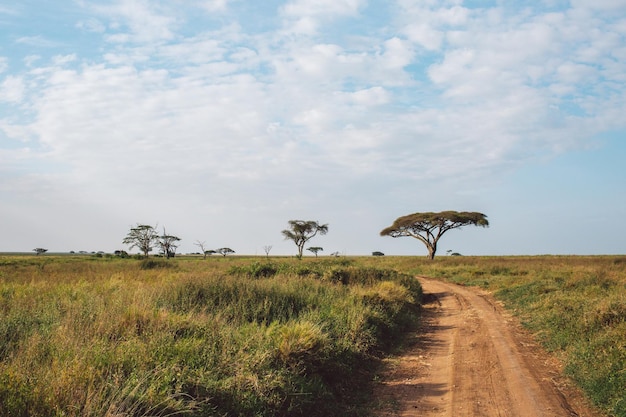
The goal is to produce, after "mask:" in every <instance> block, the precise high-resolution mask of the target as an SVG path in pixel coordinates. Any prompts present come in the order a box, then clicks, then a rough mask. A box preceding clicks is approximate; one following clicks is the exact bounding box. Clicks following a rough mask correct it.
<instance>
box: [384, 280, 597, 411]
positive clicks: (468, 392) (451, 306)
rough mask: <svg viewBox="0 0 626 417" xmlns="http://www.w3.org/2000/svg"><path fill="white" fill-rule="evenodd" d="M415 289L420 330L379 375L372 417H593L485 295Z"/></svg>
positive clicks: (552, 363)
mask: <svg viewBox="0 0 626 417" xmlns="http://www.w3.org/2000/svg"><path fill="white" fill-rule="evenodd" d="M420 282H421V284H422V287H423V288H424V294H425V305H424V315H423V317H424V318H423V323H422V326H421V329H420V330H419V331H418V332H416V334H415V335H414V337H413V340H412V342H411V345H410V347H409V348H408V350H407V351H406V352H405V353H404V354H403V355H402V356H400V357H398V358H395V359H392V360H391V361H390V363H389V366H388V369H387V371H386V372H385V373H384V375H382V378H381V383H380V384H379V386H378V387H377V392H376V393H375V395H377V398H378V399H379V401H380V402H381V404H382V410H381V411H380V413H379V414H378V415H379V416H381V417H383V416H402V417H408V416H420V417H434V416H437V417H439V416H452V417H467V416H481V417H482V416H487V417H489V416H499V417H500V416H505V417H548V416H549V417H560V416H563V417H565V416H567V417H571V416H580V417H598V416H600V414H598V413H596V412H594V411H592V410H591V409H589V407H588V406H587V405H586V402H585V401H584V399H583V397H582V396H581V394H580V393H579V392H578V391H577V390H576V389H574V388H573V387H572V386H571V385H570V384H568V383H567V382H566V380H565V379H564V378H562V377H561V376H560V370H559V366H558V362H557V361H556V360H554V359H553V358H551V357H550V356H548V355H547V354H546V353H545V352H543V351H542V349H540V348H539V347H538V346H537V345H536V344H535V343H534V342H533V341H532V339H531V338H530V337H529V335H528V334H526V333H525V332H524V331H523V330H522V329H521V328H520V326H519V325H518V324H517V323H516V321H515V320H514V319H512V318H511V317H510V316H509V315H507V313H506V312H505V311H504V310H503V308H501V306H500V305H499V304H497V303H496V302H494V301H493V299H492V298H491V297H490V296H489V295H488V294H486V293H484V292H481V291H480V290H478V289H475V288H470V287H463V286H459V285H455V284H449V283H444V282H441V281H437V280H432V279H426V278H420Z"/></svg>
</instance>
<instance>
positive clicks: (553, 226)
mask: <svg viewBox="0 0 626 417" xmlns="http://www.w3.org/2000/svg"><path fill="white" fill-rule="evenodd" d="M624 161H626V1H625V0H570V1H565V0H536V1H515V2H513V1H501V0H497V1H489V0H484V1H483V0H466V1H463V0H442V1H436V0H264V1H256V0H254V1H253V0H63V1H51V0H21V1H19V2H8V1H0V204H1V205H0V251H30V250H31V249H33V248H35V247H44V248H47V249H49V250H50V251H51V252H53V251H54V252H56V251H70V250H75V251H79V250H87V251H98V250H103V251H106V252H110V251H114V250H116V249H127V247H125V246H124V245H122V243H121V242H122V239H123V238H124V237H125V236H126V233H127V232H128V230H129V229H130V228H131V227H132V226H134V225H136V224H138V223H141V224H151V225H154V226H157V227H158V228H159V230H162V228H163V227H165V228H166V230H167V232H168V233H170V234H174V235H177V236H179V237H180V238H182V241H181V247H180V249H179V252H183V253H186V252H194V251H197V250H198V247H197V246H195V245H194V242H196V241H204V242H206V246H207V248H219V247H230V248H232V249H234V250H235V251H236V252H237V253H239V254H259V255H262V254H264V251H263V247H264V246H266V245H271V246H272V250H271V254H277V255H278V254H293V253H295V245H293V243H292V242H288V241H284V240H283V238H282V235H281V230H283V229H285V228H286V227H287V222H288V220H291V219H302V220H316V221H319V222H320V223H328V224H329V233H328V234H327V235H326V236H321V237H316V238H315V239H313V240H312V241H311V242H310V243H311V245H313V246H321V247H323V248H324V252H323V254H329V253H331V252H334V251H339V252H341V253H345V254H347V255H361V254H370V253H371V252H372V251H382V252H385V253H386V254H398V255H412V254H416V255H425V254H426V250H425V248H424V246H423V245H421V244H420V243H419V242H418V241H416V240H414V239H411V238H398V239H393V238H390V237H380V236H379V232H380V230H382V229H383V228H385V227H387V226H389V225H390V224H391V223H392V222H393V220H394V219H396V218H397V217H399V216H402V215H405V214H409V213H414V212H421V211H441V210H459V211H479V212H482V213H485V214H486V215H487V216H488V218H489V221H490V224H491V225H490V227H489V228H487V229H483V228H472V227H469V228H464V229H460V230H455V231H450V232H448V234H446V235H445V236H444V237H443V238H442V240H441V242H440V246H439V249H440V251H439V253H440V254H445V251H446V250H452V251H456V252H460V253H462V254H466V255H509V254H513V255H515V254H530V255H535V254H618V253H626V167H625V162H624Z"/></svg>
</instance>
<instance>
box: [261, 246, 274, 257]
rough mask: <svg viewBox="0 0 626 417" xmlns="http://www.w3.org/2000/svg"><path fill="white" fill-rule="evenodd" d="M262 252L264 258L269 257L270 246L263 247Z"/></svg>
mask: <svg viewBox="0 0 626 417" xmlns="http://www.w3.org/2000/svg"><path fill="white" fill-rule="evenodd" d="M263 250H264V251H265V256H267V257H268V258H269V257H270V251H271V250H272V245H265V246H263Z"/></svg>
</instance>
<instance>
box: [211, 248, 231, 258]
mask: <svg viewBox="0 0 626 417" xmlns="http://www.w3.org/2000/svg"><path fill="white" fill-rule="evenodd" d="M215 253H219V254H220V255H222V256H224V257H226V255H230V254H232V253H235V251H234V250H232V249H231V248H219V249H215Z"/></svg>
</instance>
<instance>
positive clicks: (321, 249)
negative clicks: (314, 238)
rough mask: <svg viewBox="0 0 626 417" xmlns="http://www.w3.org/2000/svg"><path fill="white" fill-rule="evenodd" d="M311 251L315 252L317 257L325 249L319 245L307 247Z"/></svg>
mask: <svg viewBox="0 0 626 417" xmlns="http://www.w3.org/2000/svg"><path fill="white" fill-rule="evenodd" d="M306 250H308V251H309V252H313V253H314V254H315V257H316V258H317V253H318V252H321V251H323V250H324V248H320V247H319V246H311V247H310V248H306Z"/></svg>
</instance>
